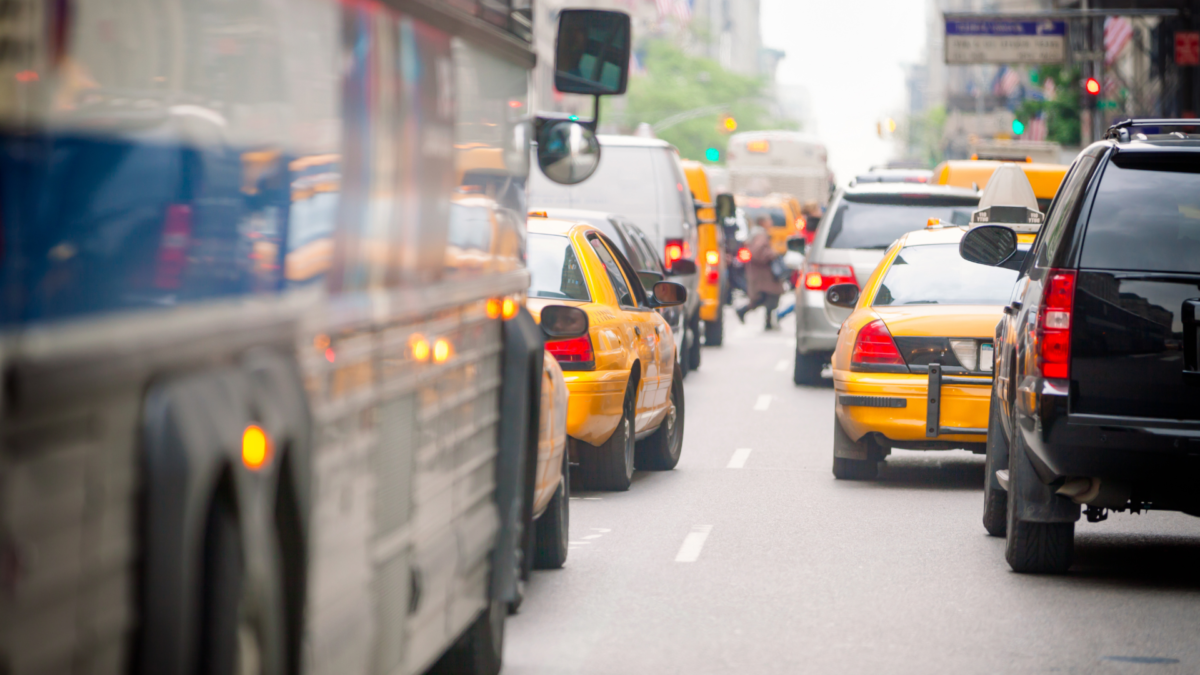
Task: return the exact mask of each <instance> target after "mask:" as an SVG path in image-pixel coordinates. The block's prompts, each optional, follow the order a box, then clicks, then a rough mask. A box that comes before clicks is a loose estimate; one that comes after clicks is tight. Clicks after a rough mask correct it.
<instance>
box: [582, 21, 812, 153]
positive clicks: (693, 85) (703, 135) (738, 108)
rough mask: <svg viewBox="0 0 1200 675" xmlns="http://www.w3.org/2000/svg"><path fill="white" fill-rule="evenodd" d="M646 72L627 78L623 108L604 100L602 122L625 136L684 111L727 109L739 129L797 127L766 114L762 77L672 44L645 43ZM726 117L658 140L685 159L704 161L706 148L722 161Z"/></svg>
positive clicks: (678, 128) (679, 127) (680, 127)
mask: <svg viewBox="0 0 1200 675" xmlns="http://www.w3.org/2000/svg"><path fill="white" fill-rule="evenodd" d="M642 65H643V67H644V68H645V71H646V73H645V74H644V75H641V76H631V77H630V78H629V89H628V92H627V95H626V96H625V101H624V110H623V111H622V112H621V113H616V112H614V111H612V110H611V106H612V103H611V102H610V101H608V100H605V101H604V103H603V105H604V106H605V111H604V112H602V113H601V119H610V120H615V121H617V122H618V125H619V126H620V129H621V131H622V132H623V133H633V132H634V131H635V130H636V129H637V127H638V125H639V124H641V123H643V122H645V123H647V124H650V125H651V126H653V125H654V124H656V123H658V122H661V121H662V120H665V119H667V118H668V117H671V116H672V115H676V114H678V113H681V112H685V111H688V110H694V109H697V108H703V107H707V106H717V105H721V106H728V114H730V115H732V116H733V118H734V119H735V120H737V123H738V129H737V130H738V131H756V130H764V129H797V128H799V125H798V124H797V123H796V122H795V121H794V120H780V119H775V118H773V117H772V116H771V114H770V112H769V111H768V110H767V104H766V99H767V86H766V82H765V80H763V79H762V78H756V77H749V76H746V75H739V74H737V73H732V72H730V71H728V70H725V69H724V68H722V67H721V65H720V64H719V63H717V62H716V61H713V60H711V59H706V58H701V57H697V56H691V55H688V54H686V53H685V52H684V51H683V50H681V49H679V48H678V47H676V46H675V45H673V44H671V43H670V42H667V41H664V40H653V41H650V42H648V43H647V44H646V49H645V59H644V60H643V62H642ZM723 116H724V113H721V112H712V113H710V114H707V115H704V116H703V117H697V118H695V119H691V120H687V121H684V122H680V123H679V124H676V125H674V126H672V127H670V128H669V129H664V130H663V131H662V132H660V133H659V134H658V136H659V137H660V138H662V139H664V140H666V141H668V142H670V143H672V144H674V145H675V147H677V148H679V152H680V154H681V155H683V157H685V158H688V159H698V160H703V159H704V151H705V149H707V148H717V149H719V150H720V151H721V156H722V159H723V158H724V154H725V143H726V140H727V139H728V137H729V134H727V133H722V132H721V130H720V129H719V128H718V126H719V123H720V121H721V118H722V117H723Z"/></svg>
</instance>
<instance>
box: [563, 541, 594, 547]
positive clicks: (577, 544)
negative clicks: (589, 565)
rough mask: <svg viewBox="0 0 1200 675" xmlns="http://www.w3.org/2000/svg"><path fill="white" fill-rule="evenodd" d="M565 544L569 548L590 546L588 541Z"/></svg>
mask: <svg viewBox="0 0 1200 675" xmlns="http://www.w3.org/2000/svg"><path fill="white" fill-rule="evenodd" d="M567 543H568V544H570V545H571V546H591V544H592V542H590V541H568V542H567Z"/></svg>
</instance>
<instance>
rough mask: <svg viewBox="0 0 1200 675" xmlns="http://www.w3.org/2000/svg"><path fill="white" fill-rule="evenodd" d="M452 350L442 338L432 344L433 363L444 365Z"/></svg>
mask: <svg viewBox="0 0 1200 675" xmlns="http://www.w3.org/2000/svg"><path fill="white" fill-rule="evenodd" d="M453 352H454V350H453V349H451V348H450V343H449V342H448V341H446V340H445V339H444V338H439V339H438V341H437V342H434V343H433V362H434V363H445V362H446V359H449V358H450V356H451V354H453Z"/></svg>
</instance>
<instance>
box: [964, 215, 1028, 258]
mask: <svg viewBox="0 0 1200 675" xmlns="http://www.w3.org/2000/svg"><path fill="white" fill-rule="evenodd" d="M1016 252H1017V233H1016V232H1015V231H1013V229H1012V228H1010V227H1005V226H1003V225H980V226H979V227H976V228H974V229H972V230H971V231H970V232H967V233H966V234H965V235H963V238H962V241H960V242H959V243H958V254H959V255H960V256H962V258H963V260H966V261H968V262H973V263H978V264H980V265H988V266H990V267H998V266H999V265H1002V264H1004V262H1005V261H1007V260H1008V259H1009V258H1011V257H1013V254H1014V253H1016Z"/></svg>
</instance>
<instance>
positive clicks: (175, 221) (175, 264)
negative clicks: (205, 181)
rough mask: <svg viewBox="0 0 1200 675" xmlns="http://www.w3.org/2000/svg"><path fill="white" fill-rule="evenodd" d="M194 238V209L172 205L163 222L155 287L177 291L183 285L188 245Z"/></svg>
mask: <svg viewBox="0 0 1200 675" xmlns="http://www.w3.org/2000/svg"><path fill="white" fill-rule="evenodd" d="M191 238H192V207H190V206H188V205H187V204H171V205H170V206H168V207H167V214H166V217H165V218H164V222H163V231H162V238H161V239H160V240H159V244H158V265H157V267H156V268H155V271H154V286H155V287H156V288H163V289H176V288H179V287H180V286H181V285H182V284H183V270H184V268H185V267H186V266H187V250H188V244H189V243H190V242H191Z"/></svg>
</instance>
